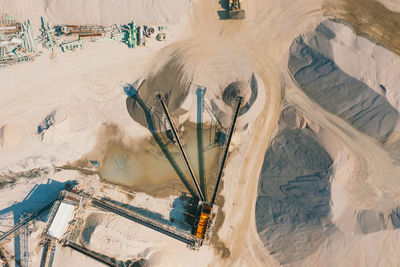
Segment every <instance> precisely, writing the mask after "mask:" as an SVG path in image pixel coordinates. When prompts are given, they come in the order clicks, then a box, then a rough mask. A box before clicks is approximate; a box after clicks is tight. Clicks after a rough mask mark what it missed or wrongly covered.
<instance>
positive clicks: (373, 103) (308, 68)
mask: <svg viewBox="0 0 400 267" xmlns="http://www.w3.org/2000/svg"><path fill="white" fill-rule="evenodd" d="M334 37H335V34H334V32H333V31H332V30H330V29H329V28H328V27H327V26H326V25H325V24H320V25H319V26H318V27H317V29H316V31H315V33H314V34H308V35H306V36H305V37H304V36H300V37H298V38H297V39H296V40H295V41H294V43H293V45H292V47H291V49H290V58H289V70H290V72H291V74H292V76H293V78H294V80H295V81H296V83H298V85H299V86H300V87H301V88H302V90H303V91H304V92H305V93H306V94H307V95H308V96H309V97H310V98H312V99H313V100H314V101H316V102H317V103H318V104H320V105H321V106H322V107H324V108H325V109H327V110H328V111H330V112H332V113H333V114H336V115H338V116H340V117H341V118H343V119H345V120H346V121H348V122H349V123H351V124H352V125H353V126H354V127H356V128H358V129H359V130H360V131H362V132H364V133H366V134H368V135H370V136H372V137H374V138H377V139H379V140H381V141H385V140H386V139H387V138H388V137H389V136H390V135H391V134H392V132H393V130H394V129H395V127H396V124H397V123H398V120H399V112H398V111H397V110H396V109H395V108H394V107H393V106H392V105H390V103H389V102H388V101H387V99H386V98H385V97H384V96H382V95H379V94H378V93H376V92H375V91H374V90H372V89H371V88H369V87H368V85H366V84H365V83H363V82H362V81H359V80H357V79H354V78H352V77H351V76H349V75H348V74H346V73H345V72H343V71H342V70H341V69H340V68H339V67H338V66H337V65H336V64H335V62H334V56H333V50H332V46H331V45H330V42H329V40H331V39H333V38H334Z"/></svg>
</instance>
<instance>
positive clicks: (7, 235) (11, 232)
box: [0, 201, 54, 242]
mask: <svg viewBox="0 0 400 267" xmlns="http://www.w3.org/2000/svg"><path fill="white" fill-rule="evenodd" d="M53 203H54V201H52V202H51V203H50V204H48V205H46V206H44V207H43V208H41V209H40V210H38V211H35V212H34V213H33V214H32V215H31V216H28V217H27V218H25V219H23V220H22V222H20V223H19V224H17V225H15V226H14V227H13V228H11V229H10V230H9V231H7V232H5V233H4V234H3V235H2V236H0V242H2V241H4V240H5V239H7V238H12V237H13V236H15V235H16V234H18V231H20V230H21V229H22V228H23V227H24V226H27V225H28V224H29V223H30V222H31V221H32V220H34V219H36V218H37V217H39V216H40V215H42V214H43V213H44V212H46V211H47V210H48V209H50V208H51V206H52V205H53Z"/></svg>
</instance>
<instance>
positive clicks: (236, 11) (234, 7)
mask: <svg viewBox="0 0 400 267" xmlns="http://www.w3.org/2000/svg"><path fill="white" fill-rule="evenodd" d="M228 9H229V18H230V19H244V18H245V17H246V14H245V12H244V9H242V7H241V3H240V1H239V0H229V6H228Z"/></svg>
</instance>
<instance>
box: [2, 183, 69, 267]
mask: <svg viewBox="0 0 400 267" xmlns="http://www.w3.org/2000/svg"><path fill="white" fill-rule="evenodd" d="M67 184H69V185H72V186H74V185H76V181H67V182H64V183H61V182H58V181H55V180H51V179H48V180H47V182H46V183H43V184H36V185H35V186H34V187H33V188H32V189H31V190H30V191H29V192H28V194H27V195H26V196H25V197H24V198H23V200H22V201H21V202H18V203H15V204H14V205H12V206H10V207H8V208H5V209H2V210H0V221H3V220H7V219H9V218H10V216H12V217H13V219H14V226H15V225H17V224H19V223H20V222H21V221H22V220H23V219H24V218H25V217H26V216H27V214H32V213H34V212H35V211H37V210H39V209H41V208H43V207H45V206H47V205H49V204H50V203H52V202H53V201H54V200H56V199H57V197H58V196H59V194H60V192H61V191H62V190H63V189H64V188H65V186H66V185H67ZM47 214H48V211H47V212H45V213H43V214H42V215H41V216H39V217H37V218H36V219H37V220H40V221H43V222H44V221H46V218H47ZM24 244H25V246H27V245H28V244H27V243H26V242H24V240H22V239H21V238H20V235H16V236H15V237H14V253H15V264H16V266H21V265H22V264H23V263H22V260H23V259H22V255H21V252H22V251H21V246H23V245H24ZM22 249H23V251H24V253H28V251H27V250H26V248H22ZM24 258H27V257H26V255H25V257H24Z"/></svg>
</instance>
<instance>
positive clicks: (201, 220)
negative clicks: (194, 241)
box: [196, 203, 212, 239]
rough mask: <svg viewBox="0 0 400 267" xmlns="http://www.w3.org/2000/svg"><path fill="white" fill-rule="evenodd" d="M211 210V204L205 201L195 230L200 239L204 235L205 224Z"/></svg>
mask: <svg viewBox="0 0 400 267" xmlns="http://www.w3.org/2000/svg"><path fill="white" fill-rule="evenodd" d="M211 210H212V206H211V205H210V204H207V203H203V204H202V207H201V213H200V218H199V222H198V224H197V230H196V236H197V237H198V238H200V239H204V235H205V233H206V229H207V224H208V222H209V220H210V214H211Z"/></svg>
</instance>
